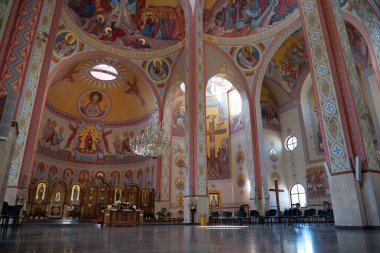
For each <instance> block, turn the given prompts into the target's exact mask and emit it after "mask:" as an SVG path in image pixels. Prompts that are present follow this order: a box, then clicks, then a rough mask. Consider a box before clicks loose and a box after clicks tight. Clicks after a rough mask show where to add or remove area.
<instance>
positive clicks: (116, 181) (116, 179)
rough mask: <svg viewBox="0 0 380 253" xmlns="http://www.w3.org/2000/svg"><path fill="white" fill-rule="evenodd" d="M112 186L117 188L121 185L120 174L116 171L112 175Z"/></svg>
mask: <svg viewBox="0 0 380 253" xmlns="http://www.w3.org/2000/svg"><path fill="white" fill-rule="evenodd" d="M110 182H111V185H112V186H113V187H115V186H117V185H119V184H120V172H118V171H116V170H114V171H112V173H111V178H110Z"/></svg>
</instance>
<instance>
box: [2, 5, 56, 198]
mask: <svg viewBox="0 0 380 253" xmlns="http://www.w3.org/2000/svg"><path fill="white" fill-rule="evenodd" d="M22 3H23V4H24V5H25V9H26V10H25V12H22V15H24V14H25V17H29V16H30V15H31V14H30V12H31V11H35V12H36V13H35V15H36V17H38V18H39V19H37V20H34V22H35V23H33V24H34V26H35V27H34V28H33V29H34V30H35V31H34V33H30V32H29V33H27V34H26V35H25V36H31V38H33V39H34V43H33V44H31V50H30V51H31V52H30V53H29V58H30V59H29V61H28V62H24V63H23V65H22V66H23V69H22V72H20V79H21V80H19V81H18V82H20V83H21V84H22V86H21V87H19V91H18V92H20V98H19V101H20V102H19V105H18V107H17V109H16V110H17V111H15V115H16V116H15V117H16V119H17V120H18V122H19V135H18V137H17V142H16V147H15V152H14V154H13V157H12V164H11V166H10V171H9V179H8V188H7V192H6V195H5V199H6V200H8V201H9V202H10V204H13V203H14V201H15V198H16V194H17V191H18V186H19V183H20V175H21V172H22V171H21V170H22V168H24V169H25V170H27V171H26V172H28V171H29V169H30V168H31V162H32V160H33V157H32V156H33V154H34V151H33V147H34V146H33V145H27V144H28V143H27V141H31V142H34V141H35V140H36V137H35V136H34V135H31V134H30V132H31V131H30V123H31V120H32V118H34V117H36V115H38V114H39V113H41V112H38V111H37V110H33V108H34V107H35V106H36V104H38V103H44V99H39V98H41V97H43V98H44V97H45V91H46V79H47V74H48V71H49V66H50V59H51V57H50V56H51V54H52V51H53V46H54V39H55V33H56V31H57V29H58V25H59V19H57V18H56V19H54V17H59V16H60V13H61V9H62V4H63V0H49V1H37V0H29V1H22ZM37 3H38V4H39V5H37ZM37 7H38V8H37ZM33 13H34V12H33ZM27 20H29V19H27ZM20 22H23V25H26V26H28V25H29V23H30V22H31V21H25V20H24V18H21V21H20ZM25 22H27V24H26V23H25ZM21 31H24V30H21ZM28 45H29V44H28ZM16 48H18V47H15V49H16ZM13 67H14V66H13V64H12V63H8V65H7V68H8V69H9V68H13ZM22 78H24V79H22ZM16 101H17V98H16ZM36 118H39V117H36ZM2 122H3V121H2ZM34 125H35V127H38V124H34ZM34 132H36V131H34ZM32 133H33V131H32ZM26 147H29V150H27V148H26ZM26 174H27V173H26Z"/></svg>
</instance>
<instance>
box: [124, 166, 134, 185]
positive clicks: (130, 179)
mask: <svg viewBox="0 0 380 253" xmlns="http://www.w3.org/2000/svg"><path fill="white" fill-rule="evenodd" d="M132 182H133V172H132V170H127V171H126V172H125V180H124V186H128V185H130V184H132Z"/></svg>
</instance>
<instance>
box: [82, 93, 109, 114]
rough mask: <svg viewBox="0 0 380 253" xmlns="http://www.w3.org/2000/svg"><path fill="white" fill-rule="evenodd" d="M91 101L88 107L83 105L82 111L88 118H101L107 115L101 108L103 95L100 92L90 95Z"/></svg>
mask: <svg viewBox="0 0 380 253" xmlns="http://www.w3.org/2000/svg"><path fill="white" fill-rule="evenodd" d="M88 97H89V99H90V101H89V102H88V103H87V104H86V105H83V104H82V105H81V106H80V110H81V112H82V113H83V114H84V115H85V116H86V117H87V118H91V119H93V118H100V117H102V116H103V115H104V114H105V110H103V109H102V108H101V106H100V102H101V101H102V100H103V95H102V93H100V92H99V91H92V92H91V93H90V94H89V96H88Z"/></svg>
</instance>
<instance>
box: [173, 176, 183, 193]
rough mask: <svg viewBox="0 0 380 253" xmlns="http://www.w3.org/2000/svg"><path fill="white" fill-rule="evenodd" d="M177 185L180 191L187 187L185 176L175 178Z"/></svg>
mask: <svg viewBox="0 0 380 253" xmlns="http://www.w3.org/2000/svg"><path fill="white" fill-rule="evenodd" d="M175 187H176V188H177V189H178V190H180V191H182V190H184V189H185V178H183V177H177V178H176V179H175Z"/></svg>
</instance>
